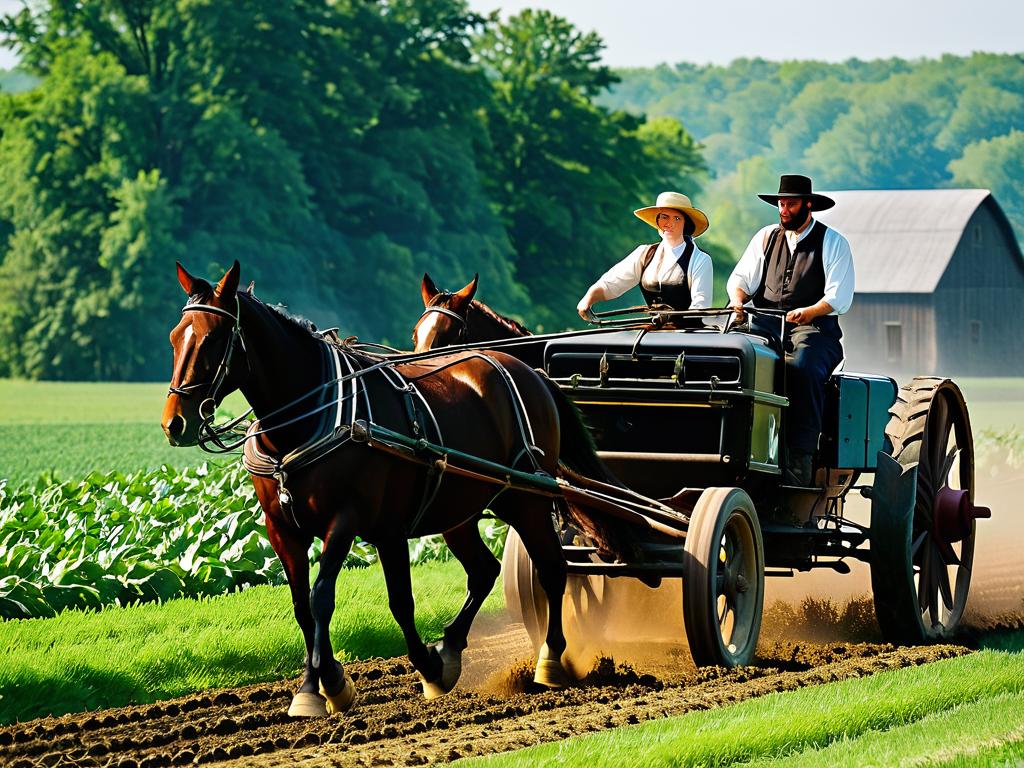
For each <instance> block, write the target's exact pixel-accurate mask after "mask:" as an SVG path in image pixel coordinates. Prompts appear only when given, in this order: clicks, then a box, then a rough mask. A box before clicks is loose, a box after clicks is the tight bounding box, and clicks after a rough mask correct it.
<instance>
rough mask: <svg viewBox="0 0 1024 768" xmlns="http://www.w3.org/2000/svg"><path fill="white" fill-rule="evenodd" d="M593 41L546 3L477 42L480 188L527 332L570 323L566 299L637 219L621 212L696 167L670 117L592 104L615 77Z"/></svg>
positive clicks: (620, 248)
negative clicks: (525, 296) (481, 80)
mask: <svg viewBox="0 0 1024 768" xmlns="http://www.w3.org/2000/svg"><path fill="white" fill-rule="evenodd" d="M602 47H603V44H602V42H601V40H600V39H599V38H598V37H597V36H596V35H595V34H593V33H588V34H583V33H580V32H579V31H577V30H576V29H575V28H574V27H573V26H572V25H570V24H569V23H568V22H567V21H565V20H564V19H562V18H559V17H558V16H555V15H553V14H551V13H549V12H547V11H532V10H526V11H523V12H521V13H519V14H518V15H516V16H513V17H511V18H510V19H508V21H506V22H504V23H502V24H497V25H491V26H490V27H489V28H487V29H486V30H485V31H484V32H483V34H482V35H480V37H479V40H478V43H477V51H478V55H479V57H480V60H481V61H482V62H483V64H484V66H485V67H486V69H487V71H488V74H489V75H490V80H491V84H492V87H493V90H494V94H493V99H492V102H491V104H490V105H489V107H488V109H487V112H486V114H485V120H486V124H487V128H488V131H489V134H490V138H491V151H490V153H489V154H488V161H489V162H488V164H487V166H486V178H487V182H488V183H487V189H488V192H489V193H490V195H491V199H492V202H493V204H494V207H495V210H496V211H497V212H498V215H499V217H500V218H501V220H502V221H503V222H504V223H505V226H506V228H507V231H508V237H509V239H510V241H511V243H512V246H513V249H514V254H515V255H514V259H515V262H514V263H515V274H516V278H517V279H518V280H519V282H521V283H522V285H523V286H524V287H525V288H526V290H527V291H528V293H529V296H530V298H531V300H532V302H533V307H532V312H531V318H532V319H533V320H534V323H535V326H536V328H537V329H538V330H540V329H548V330H555V329H558V328H561V327H565V326H566V325H567V324H570V323H573V322H575V321H576V317H575V311H574V307H575V303H576V299H577V298H578V297H579V296H580V295H582V294H583V293H584V291H585V290H586V288H587V286H589V285H590V283H591V282H593V280H594V279H595V278H596V277H597V276H598V275H599V274H600V273H601V272H603V271H604V270H605V269H606V268H607V267H608V266H610V265H611V264H612V263H614V261H616V260H618V259H620V258H622V257H623V256H625V254H626V253H628V252H629V251H631V250H632V249H633V248H634V247H635V245H636V244H637V242H642V241H643V240H644V239H652V238H651V234H652V233H651V232H650V230H649V228H647V227H645V225H643V224H637V223H636V221H635V220H634V219H632V217H631V216H630V215H629V212H630V210H631V209H632V208H636V207H639V206H640V205H649V204H650V202H651V200H652V199H653V198H654V196H655V195H657V193H658V192H660V191H661V190H663V189H666V188H669V187H670V186H682V187H686V188H688V191H690V193H691V194H692V193H693V192H694V191H695V189H694V187H695V186H696V183H695V182H696V180H697V178H699V176H700V174H701V173H702V172H703V171H704V163H703V160H702V158H701V156H700V153H699V148H698V146H697V144H696V143H695V142H694V141H693V139H692V137H691V136H690V135H689V134H688V133H687V132H686V130H685V129H684V128H683V127H682V126H681V125H680V124H679V123H678V122H677V121H675V120H672V119H667V118H662V119H660V120H658V121H655V122H652V123H649V124H646V125H644V124H643V122H642V120H641V119H640V118H637V117H634V116H631V115H628V114H626V113H624V112H621V111H616V112H613V111H610V110H608V109H606V108H604V107H601V106H599V105H597V104H596V103H595V101H594V99H595V97H596V96H597V95H598V94H600V93H601V92H602V91H603V90H604V89H605V88H607V87H608V86H609V85H610V84H612V83H613V82H615V78H614V76H613V75H612V73H611V71H610V70H609V69H608V68H607V67H605V66H603V65H601V64H600V52H601V49H602Z"/></svg>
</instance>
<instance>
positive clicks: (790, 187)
mask: <svg viewBox="0 0 1024 768" xmlns="http://www.w3.org/2000/svg"><path fill="white" fill-rule="evenodd" d="M758 197H760V198H761V199H762V200H764V201H765V202H766V203H770V204H771V205H778V204H779V198H781V197H801V198H803V199H804V200H810V201H811V209H812V210H815V211H827V210H828V209H829V208H831V207H832V206H833V205H835V204H836V201H835V200H833V199H832V198H831V197H825V195H819V194H817V193H816V192H812V191H811V180H810V179H809V178H807V177H806V176H800V175H798V174H789V175H786V176H782V177H780V178H779V192H778V194H775V195H758Z"/></svg>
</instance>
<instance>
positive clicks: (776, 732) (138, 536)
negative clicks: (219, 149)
mask: <svg viewBox="0 0 1024 768" xmlns="http://www.w3.org/2000/svg"><path fill="white" fill-rule="evenodd" d="M963 386H964V390H965V393H966V394H967V397H968V401H969V405H970V408H971V414H972V423H973V426H974V431H975V435H976V444H977V453H978V464H979V466H978V473H979V494H982V493H983V495H984V501H985V503H989V504H991V505H992V506H993V508H994V510H995V514H996V516H997V519H996V520H993V521H991V523H987V524H988V525H989V526H990V528H991V532H992V536H990V537H987V538H986V539H985V540H984V541H983V542H982V541H981V539H979V547H982V549H980V550H979V552H981V553H982V554H983V555H984V557H982V559H980V560H979V561H978V562H977V563H976V569H975V575H974V584H973V587H972V601H971V603H970V605H969V613H970V614H971V615H970V624H971V627H972V629H971V631H970V632H969V633H968V634H967V635H965V636H964V637H963V638H959V639H958V644H956V645H939V646H930V647H926V648H907V649H894V648H892V647H891V646H885V645H880V644H878V635H877V627H876V626H874V624H873V621H872V617H871V612H870V604H869V603H866V602H864V601H863V600H860V601H851V602H849V603H846V604H845V605H844V604H843V603H842V602H841V598H840V597H838V596H835V597H834V598H828V597H826V598H824V599H805V600H804V601H803V602H802V603H801V602H800V600H799V598H796V597H794V598H792V600H794V601H795V602H789V603H787V602H780V603H776V604H773V605H771V606H767V610H766V616H765V621H766V627H765V631H764V632H763V633H762V643H761V645H760V646H759V649H758V657H757V661H756V663H755V664H754V666H752V667H747V668H743V669H738V670H732V671H729V672H726V671H723V670H715V669H704V670H695V669H694V668H693V667H692V663H691V662H690V661H689V652H688V649H687V648H686V647H685V645H682V644H680V643H679V642H678V640H676V641H674V642H668V643H662V642H660V641H659V642H657V643H647V642H645V643H643V644H642V645H643V647H642V648H641V647H639V645H637V644H633V645H632V646H629V647H627V646H625V645H623V644H621V643H616V642H612V641H608V642H607V643H606V644H605V645H603V646H601V647H598V648H594V649H590V650H591V652H588V654H587V655H583V654H581V655H579V656H578V657H576V658H574V660H573V666H574V671H575V673H576V674H577V675H578V676H579V677H580V678H581V680H580V682H579V683H578V684H576V685H574V686H572V687H571V688H569V689H568V690H566V691H562V692H541V691H538V690H536V689H535V688H534V687H533V685H532V683H531V682H530V678H531V676H532V665H533V660H534V649H533V647H532V646H531V645H530V642H529V640H528V639H527V637H526V635H525V632H524V630H523V628H522V626H521V625H519V624H516V623H513V622H511V621H510V619H509V618H508V617H507V614H506V613H505V612H504V609H503V601H502V598H501V595H500V589H496V590H495V591H494V592H493V593H492V595H491V597H490V598H489V599H488V601H487V603H486V605H485V607H484V611H483V613H482V615H481V617H480V619H479V621H478V626H477V627H475V630H474V634H473V635H472V636H471V647H470V649H469V650H468V651H467V656H466V660H465V668H464V676H463V680H462V682H461V683H460V686H459V688H458V689H457V690H456V691H455V692H453V693H452V694H450V695H449V696H447V697H444V698H443V699H440V700H437V701H434V702H426V701H424V700H423V699H422V697H421V695H420V694H419V686H418V681H417V679H416V677H415V676H414V675H413V674H412V670H411V669H410V667H409V665H408V663H407V662H406V661H405V660H404V658H402V656H403V654H404V642H403V640H402V637H401V633H400V632H399V631H398V628H397V626H396V625H395V623H394V621H393V619H392V618H391V616H390V613H389V611H388V608H387V600H386V594H385V590H384V586H383V580H382V578H381V573H380V569H379V568H377V567H376V566H375V565H374V564H373V563H374V560H375V553H374V552H373V550H372V548H370V547H367V546H366V545H365V544H362V543H360V544H359V546H357V547H356V549H355V550H354V552H353V555H352V556H351V558H350V560H349V562H348V565H349V566H350V567H349V568H348V569H347V570H346V571H345V572H344V573H343V574H342V576H341V578H340V579H339V585H338V594H337V605H338V607H337V612H336V615H335V621H334V623H333V624H332V640H333V642H334V643H335V646H336V648H339V649H342V650H341V653H342V655H343V658H344V659H345V660H346V664H347V666H348V669H349V670H350V672H351V673H352V674H353V676H354V677H355V679H356V684H357V688H358V690H359V696H360V699H359V702H358V704H357V707H356V709H355V710H353V712H352V713H351V714H349V715H345V716H341V717H334V718H330V719H328V720H325V721H316V722H310V721H302V720H299V721H290V720H288V719H287V718H286V717H285V716H284V711H285V709H286V708H287V704H288V699H289V697H290V696H291V693H292V692H293V689H294V686H295V684H296V682H295V679H294V675H296V674H297V672H298V669H299V666H300V663H301V659H302V652H303V651H302V647H301V639H300V635H299V632H298V629H297V627H296V626H295V623H294V619H293V618H292V616H291V606H290V598H289V596H288V591H287V588H286V587H285V586H282V585H283V575H282V572H281V569H280V566H279V564H278V563H277V560H276V558H275V557H274V555H273V552H272V551H271V550H270V548H269V545H268V544H267V541H266V537H265V535H264V534H263V532H262V525H261V520H260V517H259V510H258V505H256V503H255V499H254V497H253V493H252V490H251V485H250V484H249V483H248V481H247V477H246V476H245V473H244V472H242V471H241V470H240V469H239V467H238V465H237V459H234V458H231V457H226V458H217V457H214V459H213V461H210V460H209V457H208V456H207V455H206V454H203V453H202V452H200V451H198V450H197V449H171V448H169V447H167V446H166V442H165V440H164V438H163V435H162V433H161V431H160V429H159V423H158V422H159V414H160V409H161V407H162V402H163V397H164V393H165V388H164V387H163V385H150V384H130V385H96V384H37V383H25V382H11V381H0V619H3V618H6V619H7V620H6V621H2V622H0V648H4V649H5V654H4V656H3V657H2V659H0V764H4V765H11V766H25V768H28V766H30V765H31V766H35V765H39V764H47V765H48V764H52V763H54V762H55V761H56V762H59V763H61V764H65V765H71V766H82V767H83V768H85V766H104V765H115V764H123V765H147V766H164V765H167V766H170V765H180V764H185V763H192V762H193V761H195V762H203V763H206V762H211V763H224V764H231V765H235V766H241V765H262V764H271V763H279V764H283V763H288V764H298V765H304V766H327V765H337V764H352V765H367V764H381V765H386V764H413V765H414V764H425V763H434V762H447V761H451V760H462V759H470V763H472V762H475V761H477V760H480V761H481V762H485V763H490V762H497V763H501V764H502V765H504V764H509V765H527V764H529V765H533V764H542V765H543V764H550V765H626V766H629V765H637V766H639V765H678V764H694V765H697V764H716V765H730V764H734V763H736V764H738V763H744V764H753V765H772V764H774V763H776V762H782V761H787V764H788V762H789V761H793V762H794V763H795V764H797V765H830V766H831V765H833V764H834V765H868V764H874V765H880V764H891V763H897V762H913V763H915V764H929V765H988V764H991V763H992V762H993V761H995V762H996V763H997V764H999V761H1002V762H1011V763H1012V762H1013V761H1016V760H1020V759H1021V757H1022V756H1024V721H1022V720H1021V718H1020V715H1019V712H1020V711H1021V709H1022V708H1024V662H1022V659H1024V655H1022V652H1021V648H1022V646H1024V634H1022V633H1021V632H1020V631H1019V630H1016V631H1014V630H1013V629H1012V628H1013V627H1020V626H1021V618H1020V617H1021V616H1022V615H1024V591H1022V586H1021V584H1022V579H1021V574H1020V569H1019V568H1018V567H1017V558H1016V551H1017V546H1016V542H1017V541H1019V540H1020V533H1021V531H1020V526H1019V524H1018V523H1016V522H1015V519H1012V518H1010V517H1008V516H1007V513H1008V512H1009V511H1010V510H1009V509H1008V507H1009V506H1012V504H1013V499H1014V498H1018V497H1019V495H1020V493H1021V492H1024V482H1022V478H1024V471H1022V466H1024V382H1022V381H1021V380H1019V379H1018V380H967V381H965V382H964V384H963ZM226 411H227V412H230V413H231V414H238V413H241V411H242V404H241V403H239V402H237V401H234V402H230V403H228V404H227V408H226ZM5 481H6V482H5ZM485 532H486V536H487V540H488V543H489V544H490V545H491V546H492V548H493V549H495V550H498V549H500V546H501V540H502V531H501V528H500V527H498V526H488V527H487V529H486V531H485ZM311 556H312V559H313V566H312V567H313V569H314V570H315V568H316V565H315V560H316V557H317V550H316V549H315V548H314V550H313V551H312V552H311ZM410 556H411V560H412V561H413V562H417V563H423V564H421V565H417V566H416V567H415V568H414V574H413V584H414V588H415V590H416V597H417V621H418V625H419V628H420V630H421V632H422V633H423V634H424V636H425V637H428V638H436V637H437V636H439V633H440V630H441V627H442V626H443V624H444V623H445V621H446V620H447V619H448V618H449V617H450V616H451V615H452V614H453V613H454V611H455V610H456V609H457V607H458V605H459V604H460V602H461V599H462V593H463V589H464V588H463V584H464V575H463V573H462V571H461V569H460V568H459V567H458V564H457V563H454V562H451V558H450V553H448V552H447V550H446V549H445V548H444V547H443V546H442V545H441V544H440V543H439V542H438V541H437V540H424V541H423V542H413V543H411V546H410ZM365 566H369V567H365ZM854 576H856V574H855V575H854ZM844 578H846V579H848V580H849V579H851V578H853V577H844ZM832 599H835V600H840V602H838V603H835V602H832ZM666 606H667V607H663V608H659V609H658V610H665V611H668V612H669V613H671V614H672V615H673V616H674V617H675V620H676V621H677V622H678V600H677V599H675V598H672V599H671V600H670V601H668V603H666ZM29 617H32V618H29ZM794 626H798V627H800V631H793V628H794ZM1006 627H1010V628H1011V629H1010V630H1006V629H1000V628H1006ZM680 628H681V627H680ZM624 629H625V630H627V631H628V630H629V628H628V627H625V628H624ZM993 629H994V630H995V631H996V633H995V634H992V632H993ZM804 630H806V631H804ZM674 631H676V637H678V636H679V634H678V630H674ZM975 649H976V652H973V651H975ZM394 657H399V658H394ZM926 662H928V663H926ZM110 707H115V708H116V709H112V710H106V711H93V710H97V709H100V710H105V709H106V708H110ZM87 710H88V711H87ZM704 710H706V711H704ZM45 715H50V717H46V718H44V719H41V720H32V719H31V718H37V717H41V716H45ZM2 724H6V725H2ZM538 745H539V746H538ZM522 748H530V749H528V751H526V752H520V751H515V750H520V749H522ZM489 753H505V754H504V755H500V754H494V755H492V756H491V757H482V756H484V755H487V754H489Z"/></svg>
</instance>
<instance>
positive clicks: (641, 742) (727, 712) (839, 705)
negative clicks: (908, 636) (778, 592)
mask: <svg viewBox="0 0 1024 768" xmlns="http://www.w3.org/2000/svg"><path fill="white" fill-rule="evenodd" d="M1022 693H1024V656H1022V655H1020V654H1007V653H1000V652H994V651H984V652H981V653H978V654H972V655H970V656H966V657H960V658H956V659H949V660H946V661H941V662H936V663H934V664H927V665H924V666H921V667H910V668H905V669H899V670H893V671H890V672H884V673H880V674H877V675H874V676H872V677H868V678H864V679H858V680H846V681H842V682H838V683H830V684H828V685H823V686H816V687H813V688H806V689H802V690H799V691H793V692H789V693H783V694H772V695H770V696H764V697H761V698H757V699H751V700H748V701H745V702H741V703H740V704H737V705H735V706H732V707H726V708H723V709H718V710H711V711H706V712H693V713H690V714H687V715H683V716H681V717H676V718H669V719H665V720H659V721H654V722H649V723H645V724H643V725H639V726H636V727H633V728H624V729H619V730H615V731H607V732H604V733H600V734H594V735H590V736H586V737H578V738H573V739H569V740H567V741H564V742H560V743H554V744H543V745H540V746H538V747H533V748H531V749H527V750H521V751H518V752H511V753H506V754H503V755H493V756H490V757H486V758H481V759H480V760H479V762H481V763H482V764H486V765H488V766H506V765H507V766H513V765H550V766H566V765H572V766H610V767H611V766H614V767H615V768H627V767H629V766H637V768H639V767H640V766H645V767H646V766H680V765H710V766H724V765H731V764H734V763H741V762H748V761H752V760H756V759H775V758H785V757H790V756H793V755H795V754H798V753H800V752H803V751H805V750H808V749H821V748H825V747H827V746H829V745H830V744H833V743H835V742H838V741H839V740H842V739H856V738H858V737H860V736H862V735H864V734H867V733H870V732H872V731H881V730H886V729H891V728H898V727H901V726H905V725H909V724H912V723H916V722H918V721H920V720H922V719H923V718H926V717H928V716H929V715H935V714H937V713H942V712H946V711H947V710H950V709H953V708H955V707H958V706H963V705H968V704H972V703H975V702H983V701H985V700H986V699H993V698H996V697H1005V698H1013V697H1017V698H1018V699H1019V697H1020V696H1021V694H1022ZM475 762H477V761H475V760H468V761H465V763H466V764H470V763H475Z"/></svg>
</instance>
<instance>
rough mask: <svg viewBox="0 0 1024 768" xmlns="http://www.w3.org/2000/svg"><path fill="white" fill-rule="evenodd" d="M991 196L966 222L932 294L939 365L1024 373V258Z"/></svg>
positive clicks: (945, 369) (962, 371) (958, 370)
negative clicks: (947, 264) (961, 235)
mask: <svg viewBox="0 0 1024 768" xmlns="http://www.w3.org/2000/svg"><path fill="white" fill-rule="evenodd" d="M1013 238H1014V236H1013V232H1012V230H1011V229H1010V227H1009V224H1008V223H1007V222H1006V219H1005V217H1004V216H1003V215H1002V213H1001V212H1000V211H998V209H997V208H996V206H995V205H994V204H993V203H992V199H991V198H989V199H988V200H987V201H986V203H985V204H983V205H981V206H979V207H978V209H977V210H976V211H975V212H974V215H973V216H972V217H971V219H970V220H969V221H968V223H967V226H966V227H965V228H964V234H963V237H962V238H961V239H960V243H959V245H957V248H956V251H955V252H954V253H953V257H952V258H951V259H950V262H949V266H948V267H947V269H946V272H945V273H944V274H943V276H942V279H941V280H940V281H939V285H938V286H937V288H936V290H935V294H934V302H935V328H936V334H937V339H938V342H937V349H938V369H939V370H940V371H941V372H942V373H949V374H956V375H960V376H1024V263H1022V261H1021V257H1020V252H1019V250H1018V248H1017V245H1016V242H1015V240H1014V239H1013Z"/></svg>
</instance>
